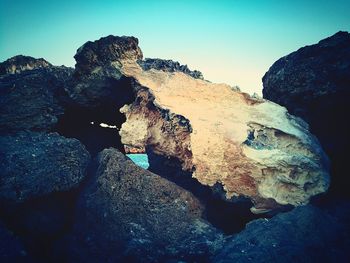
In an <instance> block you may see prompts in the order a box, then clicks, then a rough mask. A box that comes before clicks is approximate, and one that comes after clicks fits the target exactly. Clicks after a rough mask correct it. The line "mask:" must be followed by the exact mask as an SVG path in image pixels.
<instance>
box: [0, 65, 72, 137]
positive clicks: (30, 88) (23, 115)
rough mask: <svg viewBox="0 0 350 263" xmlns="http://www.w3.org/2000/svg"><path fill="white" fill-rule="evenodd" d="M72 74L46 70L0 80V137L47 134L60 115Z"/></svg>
mask: <svg viewBox="0 0 350 263" xmlns="http://www.w3.org/2000/svg"><path fill="white" fill-rule="evenodd" d="M33 67H34V66H33ZM72 72H73V69H71V68H67V67H63V66H62V67H54V66H47V67H44V68H35V67H34V68H31V70H28V69H27V70H25V71H23V72H20V73H17V74H6V75H3V76H0V115H1V119H0V133H12V132H15V131H20V130H33V131H50V130H51V129H52V128H53V127H54V126H55V125H56V123H57V121H58V118H59V116H61V115H62V114H63V112H64V107H63V103H64V100H65V97H66V95H65V90H64V89H65V85H66V82H67V81H68V79H69V78H70V77H71V74H72Z"/></svg>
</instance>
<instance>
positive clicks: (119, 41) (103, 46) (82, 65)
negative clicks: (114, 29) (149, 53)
mask: <svg viewBox="0 0 350 263" xmlns="http://www.w3.org/2000/svg"><path fill="white" fill-rule="evenodd" d="M138 44H139V41H138V39H137V38H135V37H126V36H123V37H118V36H112V35H110V36H107V37H102V38H100V39H99V40H96V41H94V42H91V41H89V42H86V43H85V44H84V45H83V46H81V47H80V48H79V49H78V50H77V53H76V55H75V56H74V58H75V60H76V62H77V63H76V65H75V68H76V74H78V75H84V74H89V73H93V72H92V71H93V70H95V69H96V67H101V66H106V65H107V64H109V63H110V62H115V61H117V60H120V59H135V60H136V59H142V56H143V55H142V51H141V49H140V48H139V46H138Z"/></svg>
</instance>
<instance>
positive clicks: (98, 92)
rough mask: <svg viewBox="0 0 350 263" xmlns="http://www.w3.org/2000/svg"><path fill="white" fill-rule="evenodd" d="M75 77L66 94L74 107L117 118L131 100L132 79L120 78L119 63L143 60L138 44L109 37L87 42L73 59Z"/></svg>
mask: <svg viewBox="0 0 350 263" xmlns="http://www.w3.org/2000/svg"><path fill="white" fill-rule="evenodd" d="M74 58H75V60H76V62H77V63H76V65H75V71H74V76H73V79H72V83H71V86H70V88H69V89H68V93H69V95H70V98H71V99H72V100H73V101H74V103H75V104H76V105H79V106H81V107H85V108H90V109H95V110H96V111H106V110H107V111H111V113H110V114H109V115H113V117H114V118H116V117H117V116H116V115H117V114H118V109H119V108H120V107H122V106H123V105H124V104H129V103H131V102H132V100H133V98H134V97H133V90H132V88H130V86H131V82H132V81H133V80H132V79H131V78H127V77H125V76H123V74H122V73H121V72H120V66H121V64H120V63H119V61H120V60H122V59H133V60H137V59H142V51H141V49H140V48H139V47H138V40H137V38H134V37H117V36H108V37H104V38H101V39H99V40H96V41H94V42H91V41H89V42H87V43H85V44H84V45H83V46H81V47H80V48H79V49H78V50H77V53H76V55H75V56H74Z"/></svg>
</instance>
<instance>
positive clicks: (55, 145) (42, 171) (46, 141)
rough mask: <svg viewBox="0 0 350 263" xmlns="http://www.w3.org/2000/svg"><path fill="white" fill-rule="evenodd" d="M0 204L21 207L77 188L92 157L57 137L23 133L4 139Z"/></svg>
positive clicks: (1, 142) (77, 144)
mask: <svg viewBox="0 0 350 263" xmlns="http://www.w3.org/2000/svg"><path fill="white" fill-rule="evenodd" d="M0 159H1V161H0V178H1V185H0V200H1V202H10V203H18V202H23V201H26V200H29V199H33V198H37V197H42V196H45V195H47V194H50V193H53V192H60V191H67V190H69V189H71V188H74V187H76V186H77V185H78V184H79V183H80V182H81V181H82V180H83V179H84V177H85V174H86V169H87V166H88V163H89V159H90V157H89V153H88V152H87V151H86V150H85V147H84V146H83V145H82V144H81V143H80V142H79V141H78V140H75V139H67V138H64V137H62V136H59V135H58V134H57V133H50V134H46V133H38V132H19V133H17V134H15V135H4V136H1V137H0Z"/></svg>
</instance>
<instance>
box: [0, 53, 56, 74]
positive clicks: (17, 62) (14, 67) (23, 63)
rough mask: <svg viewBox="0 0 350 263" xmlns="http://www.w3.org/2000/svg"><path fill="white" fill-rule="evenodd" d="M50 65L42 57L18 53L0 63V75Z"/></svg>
mask: <svg viewBox="0 0 350 263" xmlns="http://www.w3.org/2000/svg"><path fill="white" fill-rule="evenodd" d="M51 66H52V65H51V64H50V63H49V62H47V61H46V60H45V59H43V58H38V59H37V58H33V57H29V56H23V55H18V56H14V57H12V58H9V59H8V60H6V61H4V62H2V63H0V76H1V75H6V74H15V73H20V72H22V71H25V70H33V69H38V68H46V67H51Z"/></svg>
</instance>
